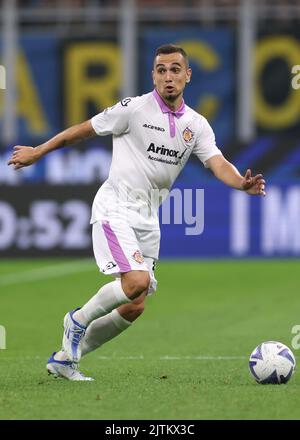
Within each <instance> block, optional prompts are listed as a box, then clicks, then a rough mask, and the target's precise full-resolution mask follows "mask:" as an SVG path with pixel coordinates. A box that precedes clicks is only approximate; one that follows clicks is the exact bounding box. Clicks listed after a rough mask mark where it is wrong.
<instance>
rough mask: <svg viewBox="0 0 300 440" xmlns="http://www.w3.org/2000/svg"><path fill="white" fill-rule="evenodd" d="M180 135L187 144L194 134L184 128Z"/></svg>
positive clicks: (187, 128)
mask: <svg viewBox="0 0 300 440" xmlns="http://www.w3.org/2000/svg"><path fill="white" fill-rule="evenodd" d="M182 135H183V139H184V142H186V143H187V144H188V143H189V142H192V140H193V139H194V133H193V132H192V130H191V129H190V128H189V127H186V128H185V129H184V130H183V132H182Z"/></svg>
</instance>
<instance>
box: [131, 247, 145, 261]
mask: <svg viewBox="0 0 300 440" xmlns="http://www.w3.org/2000/svg"><path fill="white" fill-rule="evenodd" d="M132 258H133V259H134V260H135V261H136V262H137V263H139V264H142V263H144V257H143V255H142V254H141V253H140V251H139V250H136V251H135V253H134V254H133V255H132Z"/></svg>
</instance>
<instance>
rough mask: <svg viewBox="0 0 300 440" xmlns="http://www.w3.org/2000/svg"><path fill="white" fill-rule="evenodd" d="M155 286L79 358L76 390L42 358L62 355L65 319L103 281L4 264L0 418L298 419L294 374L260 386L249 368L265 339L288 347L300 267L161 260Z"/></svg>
mask: <svg viewBox="0 0 300 440" xmlns="http://www.w3.org/2000/svg"><path fill="white" fill-rule="evenodd" d="M157 278H158V281H159V289H158V292H157V293H156V294H155V295H154V296H152V297H150V298H147V304H146V310H145V312H144V315H143V316H142V317H141V318H140V319H139V320H138V321H136V323H135V324H134V325H133V326H132V327H131V328H129V329H128V330H127V331H126V332H124V333H123V334H121V335H120V336H118V337H117V338H116V339H114V340H113V341H111V342H109V343H108V344H106V345H105V346H103V347H101V348H100V349H99V350H97V351H95V352H94V353H92V354H89V355H88V356H86V357H85V358H83V359H82V362H81V370H82V371H83V372H84V373H85V374H88V375H91V376H93V377H94V378H95V379H96V380H95V382H86V383H84V382H83V383H80V382H79V383H78V382H77V383H74V382H68V381H66V380H63V379H54V378H53V377H48V376H47V373H46V369H45V361H46V360H47V358H48V357H49V355H50V354H51V353H52V352H53V351H55V350H57V349H59V347H60V343H61V338H62V319H63V316H64V314H65V313H66V312H67V311H69V310H71V309H72V308H74V307H77V306H80V305H82V304H83V303H84V302H86V301H87V300H88V299H89V298H90V297H91V296H92V295H93V294H94V293H95V292H96V291H97V290H98V288H99V287H100V286H101V285H102V284H104V283H106V282H107V281H108V279H107V278H106V277H105V276H103V275H100V274H99V273H98V271H97V268H96V265H95V263H94V261H93V260H82V261H80V260H68V259H53V260H26V261H23V260H10V261H9V260H5V261H2V262H1V263H0V325H2V326H4V327H5V329H6V349H1V350H0V418H1V419H103V420H114V419H115V420H117V419H124V420H126V419H134V420H139V419H147V420H167V419H173V420H176V419H177V420H178V419H190V420H191V419H197V420H202V419H299V418H300V373H299V371H298V370H296V372H295V374H294V376H293V377H292V379H291V380H290V382H289V383H288V384H286V385H265V386H263V385H258V384H256V382H255V381H254V380H253V379H252V378H251V377H250V374H249V371H248V357H249V354H250V352H251V351H252V350H253V349H254V347H255V346H256V345H258V344H259V343H260V342H262V341H265V340H279V341H281V342H283V343H285V344H287V345H288V346H290V347H291V341H292V338H293V336H294V335H292V333H291V329H292V327H293V326H294V325H296V324H300V297H299V261H296V260H290V261H288V260H283V261H279V260H277V261H184V262H181V261H176V262H169V261H168V262H167V261H162V262H160V264H159V266H158V269H157ZM293 351H294V354H295V356H296V358H297V357H298V353H297V350H293ZM78 400H80V404H77V403H75V402H78Z"/></svg>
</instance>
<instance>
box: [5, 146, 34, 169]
mask: <svg viewBox="0 0 300 440" xmlns="http://www.w3.org/2000/svg"><path fill="white" fill-rule="evenodd" d="M38 159H39V155H38V154H37V151H36V148H33V147H25V146H22V145H16V146H15V147H14V152H13V154H12V157H11V158H10V160H9V161H8V162H7V165H13V166H14V169H15V170H18V169H20V168H23V167H28V166H29V165H32V164H33V163H34V162H36V161H37V160H38Z"/></svg>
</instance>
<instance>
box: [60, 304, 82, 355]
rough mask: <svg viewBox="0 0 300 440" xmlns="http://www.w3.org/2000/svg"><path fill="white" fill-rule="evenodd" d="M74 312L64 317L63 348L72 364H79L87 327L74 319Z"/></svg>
mask: <svg viewBox="0 0 300 440" xmlns="http://www.w3.org/2000/svg"><path fill="white" fill-rule="evenodd" d="M77 310H79V309H76V310H73V311H72V312H69V313H67V314H66V316H65V317H64V336H63V342H62V346H63V349H64V350H65V352H66V353H67V355H68V357H69V359H70V360H71V361H72V362H79V361H80V358H81V348H80V341H81V340H82V338H83V337H84V335H85V331H86V327H85V326H84V325H82V324H79V322H77V321H75V319H74V318H73V315H74V313H75V312H76V311H77Z"/></svg>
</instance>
